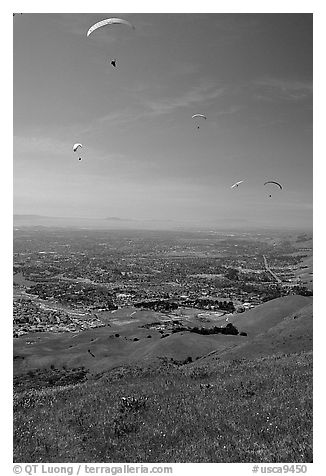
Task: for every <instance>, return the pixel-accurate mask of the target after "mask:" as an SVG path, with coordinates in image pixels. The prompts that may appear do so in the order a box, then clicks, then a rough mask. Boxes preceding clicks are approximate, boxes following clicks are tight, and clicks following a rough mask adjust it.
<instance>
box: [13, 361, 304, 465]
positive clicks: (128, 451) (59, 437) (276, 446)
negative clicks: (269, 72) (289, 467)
mask: <svg viewBox="0 0 326 476" xmlns="http://www.w3.org/2000/svg"><path fill="white" fill-rule="evenodd" d="M38 378H39V377H38ZM51 382H52V380H51ZM207 383H210V384H211V385H210V386H209V387H205V388H202V387H201V385H200V384H207ZM122 397H134V400H131V402H133V403H131V404H130V405H129V406H126V404H125V403H124V401H123V400H122ZM14 461H15V462H22V461H24V462H26V463H27V462H35V463H38V462H121V461H123V462H143V463H149V462H178V463H182V462H192V463H196V462H284V461H286V462H297V463H298V462H311V461H312V353H311V352H306V353H300V354H291V355H279V356H272V357H266V358H259V359H254V360H244V359H243V360H233V361H226V362H219V361H216V360H214V361H213V360H209V359H206V360H205V361H203V362H201V361H200V360H198V361H196V362H194V363H191V364H188V365H184V366H181V367H180V366H179V367H177V366H173V365H171V364H167V363H164V362H162V364H161V366H159V367H148V368H141V367H133V368H126V367H125V368H118V369H114V370H111V371H108V372H104V373H102V374H101V375H100V376H98V378H97V380H88V381H87V382H85V383H77V384H76V385H69V386H67V387H65V386H61V387H60V386H56V387H52V388H51V387H50V386H48V385H44V387H43V389H42V390H36V389H33V390H31V389H30V387H25V388H24V386H23V385H19V386H18V388H17V390H16V391H15V393H14Z"/></svg>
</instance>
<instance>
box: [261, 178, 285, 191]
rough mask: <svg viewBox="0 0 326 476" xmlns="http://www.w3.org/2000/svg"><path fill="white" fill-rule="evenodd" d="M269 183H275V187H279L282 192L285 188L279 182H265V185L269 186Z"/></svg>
mask: <svg viewBox="0 0 326 476" xmlns="http://www.w3.org/2000/svg"><path fill="white" fill-rule="evenodd" d="M268 183H274V184H275V185H277V186H278V187H280V189H281V190H283V187H282V185H281V184H280V183H278V182H274V180H269V181H268V182H265V183H264V185H267V184H268Z"/></svg>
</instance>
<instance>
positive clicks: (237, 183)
mask: <svg viewBox="0 0 326 476" xmlns="http://www.w3.org/2000/svg"><path fill="white" fill-rule="evenodd" d="M240 183H243V180H240V181H239V182H236V183H234V184H233V185H231V187H230V188H234V187H239V185H240Z"/></svg>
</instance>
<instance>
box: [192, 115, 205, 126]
mask: <svg viewBox="0 0 326 476" xmlns="http://www.w3.org/2000/svg"><path fill="white" fill-rule="evenodd" d="M195 118H196V122H197V129H199V128H200V127H199V124H198V119H197V118H200V119H199V120H202V119H205V121H206V119H207V117H206V116H204V114H194V115H193V116H191V119H195Z"/></svg>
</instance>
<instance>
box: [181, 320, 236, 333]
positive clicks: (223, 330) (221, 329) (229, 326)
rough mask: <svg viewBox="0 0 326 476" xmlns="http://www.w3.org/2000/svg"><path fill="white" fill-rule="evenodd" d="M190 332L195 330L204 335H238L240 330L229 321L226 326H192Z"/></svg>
mask: <svg viewBox="0 0 326 476" xmlns="http://www.w3.org/2000/svg"><path fill="white" fill-rule="evenodd" d="M188 330H189V331H190V332H195V333H196V334H202V335H211V334H225V335H234V336H236V335H238V334H239V331H238V329H237V328H236V327H235V326H234V325H233V324H231V323H230V322H229V324H227V325H226V327H217V326H214V327H210V328H207V327H191V328H190V329H188Z"/></svg>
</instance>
